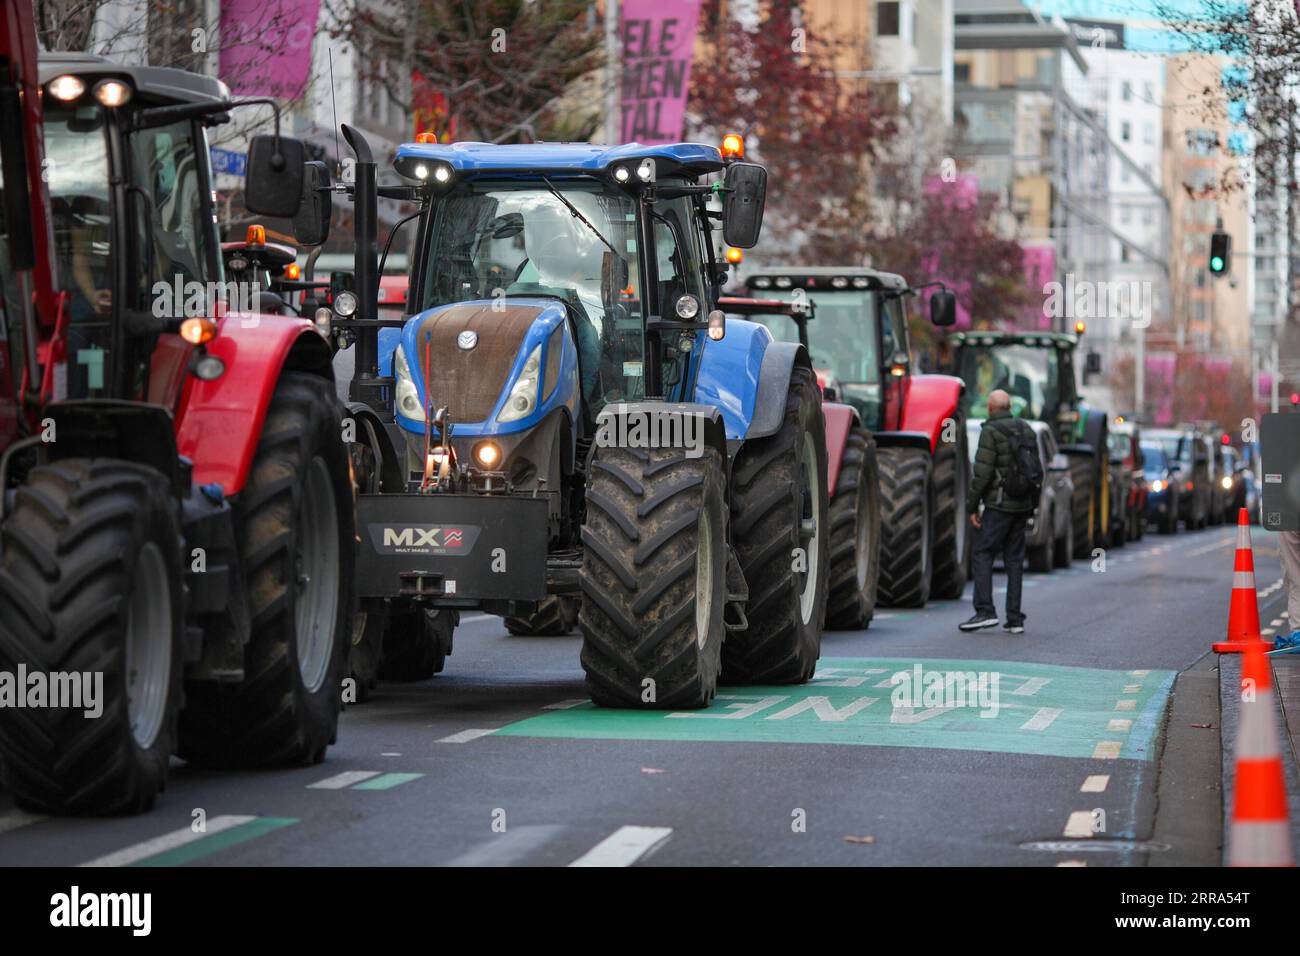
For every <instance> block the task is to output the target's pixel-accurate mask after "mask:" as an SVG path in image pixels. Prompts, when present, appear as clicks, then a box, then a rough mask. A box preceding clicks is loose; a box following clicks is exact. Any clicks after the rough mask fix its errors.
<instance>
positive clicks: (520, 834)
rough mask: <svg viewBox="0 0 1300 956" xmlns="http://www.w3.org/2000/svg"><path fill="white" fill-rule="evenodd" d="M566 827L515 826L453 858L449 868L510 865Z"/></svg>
mask: <svg viewBox="0 0 1300 956" xmlns="http://www.w3.org/2000/svg"><path fill="white" fill-rule="evenodd" d="M563 829H564V827H562V826H560V825H559V824H556V823H548V824H543V825H540V826H521V827H511V828H510V829H509V830H508V831H506V832H505V833H502V834H499V835H497V836H494V837H493V838H492V839H490V840H488V841H487V842H486V843H482V844H479V845H478V846H476V847H474V849H472V850H467V851H466V852H464V853H462V854H461V855H460V856H458V857H456V858H455V859H453V860H452V861H451V862H450V863H448V864H447V865H448V866H509V865H510V864H512V863H517V862H518V861H519V860H521V859H523V857H525V856H527V855H528V854H529V853H531V852H533V850H536V849H537V848H538V847H540V846H542V845H544V844H545V843H546V842H547V841H548V840H550V839H551V837H553V836H554V835H555V834H557V833H559V832H561V831H562V830H563Z"/></svg>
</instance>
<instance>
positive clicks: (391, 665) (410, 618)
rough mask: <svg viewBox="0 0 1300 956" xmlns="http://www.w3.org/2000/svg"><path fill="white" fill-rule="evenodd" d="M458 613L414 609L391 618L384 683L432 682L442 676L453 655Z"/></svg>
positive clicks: (382, 664) (382, 663) (382, 674)
mask: <svg viewBox="0 0 1300 956" xmlns="http://www.w3.org/2000/svg"><path fill="white" fill-rule="evenodd" d="M459 621H460V614H459V612H458V611H449V610H437V611H431V610H429V609H427V608H422V607H411V608H406V609H404V610H402V611H399V612H397V613H395V614H393V615H392V616H390V617H389V619H388V626H387V627H386V628H385V629H384V652H383V657H382V658H381V660H380V664H379V676H380V677H381V678H382V679H384V680H394V681H405V682H409V681H417V680H428V679H429V678H430V677H432V676H433V675H434V674H441V673H442V669H443V668H444V667H446V665H447V655H448V654H450V653H451V645H452V640H453V638H454V635H455V631H456V625H457V624H458V623H459Z"/></svg>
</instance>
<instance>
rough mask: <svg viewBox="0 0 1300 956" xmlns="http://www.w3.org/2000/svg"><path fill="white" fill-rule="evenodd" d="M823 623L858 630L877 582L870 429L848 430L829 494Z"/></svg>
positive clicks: (876, 490)
mask: <svg viewBox="0 0 1300 956" xmlns="http://www.w3.org/2000/svg"><path fill="white" fill-rule="evenodd" d="M830 515H831V530H830V563H829V573H828V581H827V585H826V626H827V627H828V628H834V629H837V630H848V631H856V630H861V629H862V628H865V627H867V626H868V625H870V624H871V618H872V617H873V616H874V615H875V612H876V592H877V590H878V588H879V584H880V471H879V465H878V464H877V463H876V443H875V441H874V440H873V439H872V437H871V432H869V431H867V430H865V429H861V428H855V429H853V430H852V431H850V432H849V437H848V439H847V441H846V442H845V445H844V457H843V459H842V460H841V462H840V474H839V478H838V479H837V480H836V482H835V494H834V496H833V497H832V498H831V510H830Z"/></svg>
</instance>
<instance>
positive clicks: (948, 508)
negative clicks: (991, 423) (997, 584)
mask: <svg viewBox="0 0 1300 956" xmlns="http://www.w3.org/2000/svg"><path fill="white" fill-rule="evenodd" d="M955 421H956V427H957V440H956V441H943V440H942V439H941V440H940V441H939V447H938V448H937V449H936V450H935V453H934V470H933V472H932V474H933V481H934V519H933V520H934V545H933V548H934V573H933V575H932V576H931V581H930V596H931V597H935V598H939V599H941V600H956V599H959V598H960V597H961V595H962V591H964V590H965V588H966V573H967V569H968V568H969V566H970V544H969V542H970V535H969V533H968V532H969V530H970V521H969V520H967V518H966V489H967V487H969V485H970V457H969V456H968V455H967V454H966V424H965V422H964V421H962V420H961V419H960V418H958V419H955Z"/></svg>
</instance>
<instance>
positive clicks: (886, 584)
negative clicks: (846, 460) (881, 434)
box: [877, 446, 934, 607]
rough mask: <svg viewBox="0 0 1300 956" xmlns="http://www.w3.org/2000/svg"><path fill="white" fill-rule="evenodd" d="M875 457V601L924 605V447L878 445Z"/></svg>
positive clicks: (929, 510) (927, 554)
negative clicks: (877, 513) (877, 490)
mask: <svg viewBox="0 0 1300 956" xmlns="http://www.w3.org/2000/svg"><path fill="white" fill-rule="evenodd" d="M877 454H878V456H879V460H880V501H881V508H880V512H881V513H880V529H881V533H880V603H881V604H884V605H886V606H892V607H924V606H925V602H926V601H928V600H929V599H930V581H931V575H932V567H933V566H932V564H931V555H932V554H933V544H934V537H933V536H934V522H933V521H932V520H931V515H932V514H933V506H934V497H933V494H934V492H933V484H932V482H931V481H930V467H931V458H930V451H929V449H927V448H909V447H904V446H894V447H887V448H880V449H877Z"/></svg>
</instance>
